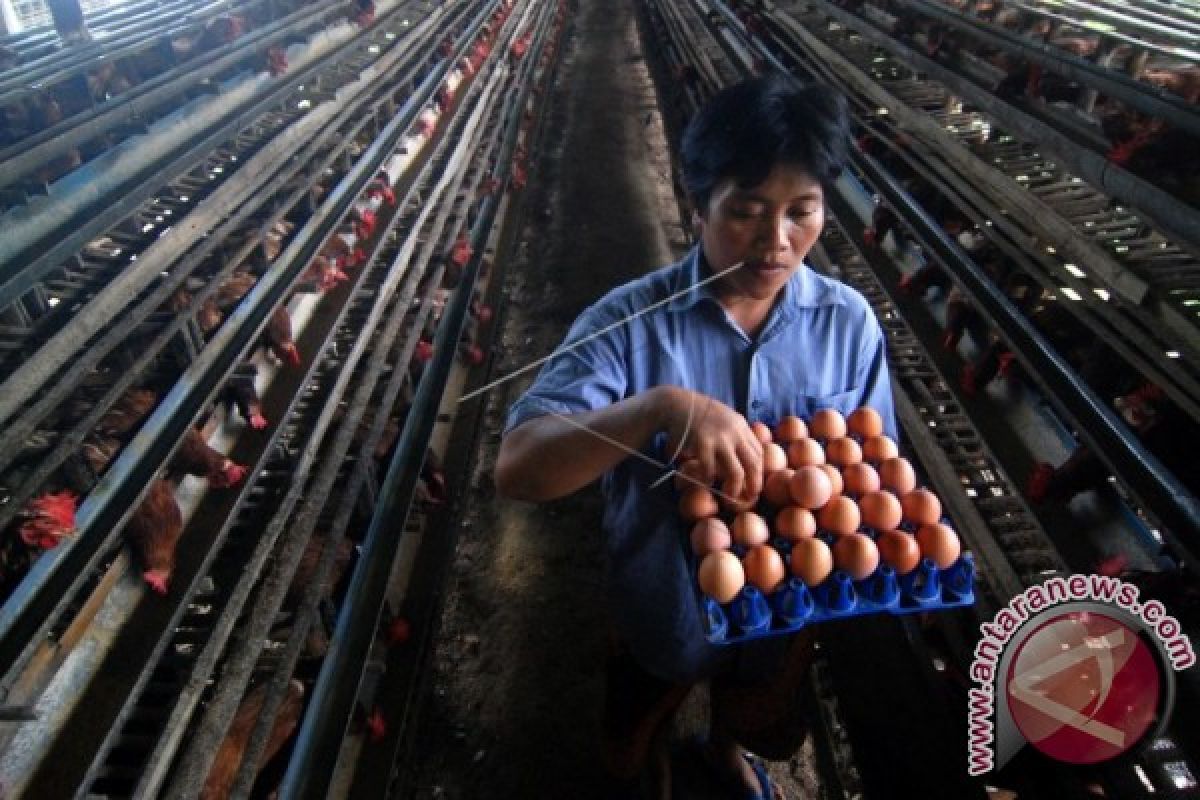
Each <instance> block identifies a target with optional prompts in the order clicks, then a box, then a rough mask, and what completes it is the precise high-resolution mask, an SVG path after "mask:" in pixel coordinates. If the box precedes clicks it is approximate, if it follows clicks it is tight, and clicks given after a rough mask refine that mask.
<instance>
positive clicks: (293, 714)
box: [200, 680, 304, 800]
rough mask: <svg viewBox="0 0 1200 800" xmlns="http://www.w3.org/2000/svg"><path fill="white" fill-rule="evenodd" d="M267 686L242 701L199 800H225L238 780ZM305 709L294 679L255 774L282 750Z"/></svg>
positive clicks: (299, 684)
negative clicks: (239, 770)
mask: <svg viewBox="0 0 1200 800" xmlns="http://www.w3.org/2000/svg"><path fill="white" fill-rule="evenodd" d="M267 685H268V684H266V683H260V684H259V685H258V686H255V687H254V688H253V689H251V690H250V692H249V693H248V694H247V695H246V697H245V699H243V700H242V704H241V706H239V707H238V710H237V714H235V715H234V717H233V722H232V723H230V725H229V733H227V734H225V741H223V742H221V747H220V749H218V750H217V755H216V757H215V758H214V759H213V765H212V768H211V769H210V770H209V771H208V779H207V780H205V781H204V788H203V789H202V790H201V791H200V800H221V799H222V798H225V797H228V796H229V793H230V791H232V790H233V782H234V780H236V778H237V773H238V768H239V767H241V765H242V756H243V754H244V753H245V752H246V745H247V744H249V741H250V734H251V733H253V732H254V725H255V723H256V722H258V717H259V715H260V714H261V713H262V707H263V701H264V700H265V699H266V695H267ZM303 710H304V684H302V683H300V681H296V680H293V681H291V682H290V683H289V684H288V688H287V694H285V695H284V696H283V702H282V703H280V705H279V712H278V713H277V714H276V715H275V723H274V724H273V725H272V726H271V732H270V734H269V735H268V736H267V745H266V747H264V748H263V752H262V757H261V758H259V760H258V765H257V767H256V769H255V772H257V771H258V770H260V769H262V767H263V765H264V764H266V763H267V762H268V761H270V760H271V759H272V758H274V757H275V755H276V754H277V753H278V752H279V750H280V748H282V747H283V745H284V743H285V742H286V741H287V740H288V737H290V736H291V735H292V732H293V731H295V730H296V725H297V724H298V723H299V721H300V714H301V712H302V711H303Z"/></svg>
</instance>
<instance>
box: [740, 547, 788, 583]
mask: <svg viewBox="0 0 1200 800" xmlns="http://www.w3.org/2000/svg"><path fill="white" fill-rule="evenodd" d="M742 569H743V571H744V572H745V573H746V580H747V581H748V582H749V583H752V584H754V585H755V586H757V587H758V588H759V589H760V590H761V591H762V592H763V593H764V594H770V593H771V592H773V591H775V590H776V589H777V588H779V584H781V583H783V579H784V577H785V576H786V574H787V570H786V569H785V568H784V566H783V558H782V557H780V555H779V553H778V552H776V550H775V548H774V547H771V546H770V545H765V544H764V545H759V546H758V547H751V548H750V552H748V553H746V555H745V556H744V557H743V558H742Z"/></svg>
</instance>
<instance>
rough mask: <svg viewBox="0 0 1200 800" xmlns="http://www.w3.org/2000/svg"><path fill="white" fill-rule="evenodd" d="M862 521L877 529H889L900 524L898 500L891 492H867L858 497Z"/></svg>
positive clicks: (900, 511) (900, 510)
mask: <svg viewBox="0 0 1200 800" xmlns="http://www.w3.org/2000/svg"><path fill="white" fill-rule="evenodd" d="M858 510H859V511H861V512H862V518H863V522H864V523H866V525H867V527H869V528H874V529H875V530H877V531H890V530H892V529H893V528H895V527H896V526H897V525H899V524H900V518H901V513H902V509H901V507H900V501H899V500H897V499H896V495H894V494H892V493H891V492H867V493H866V494H864V495H863V496H862V497H860V498H858Z"/></svg>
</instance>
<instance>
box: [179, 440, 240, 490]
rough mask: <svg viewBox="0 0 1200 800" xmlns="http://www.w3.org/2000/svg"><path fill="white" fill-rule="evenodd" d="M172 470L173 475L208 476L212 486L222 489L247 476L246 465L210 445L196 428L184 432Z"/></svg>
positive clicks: (237, 482)
mask: <svg viewBox="0 0 1200 800" xmlns="http://www.w3.org/2000/svg"><path fill="white" fill-rule="evenodd" d="M171 470H172V477H176V476H182V475H195V476H196V477H199V478H207V479H208V483H209V485H210V486H215V487H217V488H220V489H225V488H228V487H230V486H236V485H237V484H239V483H241V481H242V478H244V477H246V468H245V467H243V466H242V465H240V464H235V463H233V461H232V460H231V459H230V458H229V457H228V456H226V455H225V454H224V453H219V452H217V451H216V450H214V449H212V448H211V447H209V446H208V442H206V441H204V436H203V434H201V433H200V431H198V430H196V429H195V428H192V429H190V430H189V431H188V432H187V433H186V434H184V437H183V442H182V443H181V444H180V445H179V449H178V450H176V451H175V458H174V459H173V460H172V461H171Z"/></svg>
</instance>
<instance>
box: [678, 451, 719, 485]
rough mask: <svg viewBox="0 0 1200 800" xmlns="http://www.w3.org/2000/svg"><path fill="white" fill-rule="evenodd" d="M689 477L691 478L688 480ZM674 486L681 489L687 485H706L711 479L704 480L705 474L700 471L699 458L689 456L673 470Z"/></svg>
mask: <svg viewBox="0 0 1200 800" xmlns="http://www.w3.org/2000/svg"><path fill="white" fill-rule="evenodd" d="M688 478H691V480H688ZM674 481H675V488H676V489H679V490H680V491H683V490H684V489H687V488H688V487H689V486H697V485H703V486H708V485H709V484H710V483H712V481H710V480H706V479H705V475H704V474H703V473H702V472H701V471H700V460H699V459H697V458H689V459H688V460H687V461H684V462H683V463H681V464H680V465H679V468H678V469H677V470H676V471H675V478H674Z"/></svg>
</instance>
